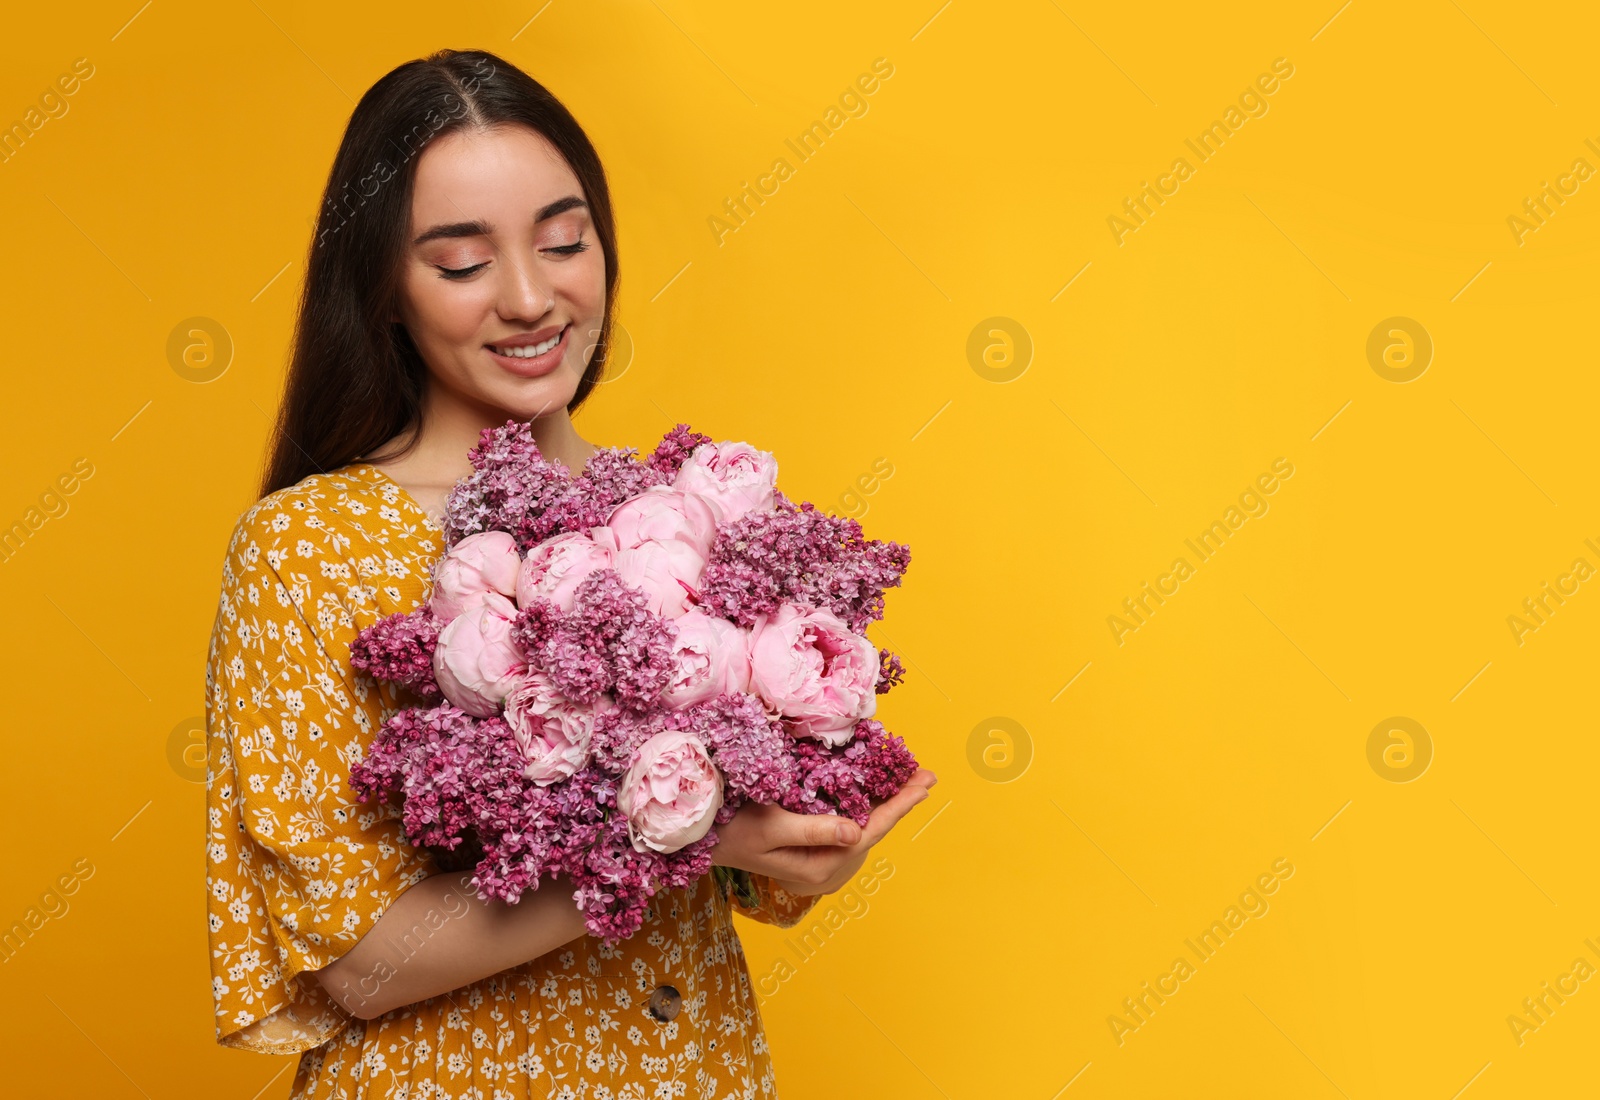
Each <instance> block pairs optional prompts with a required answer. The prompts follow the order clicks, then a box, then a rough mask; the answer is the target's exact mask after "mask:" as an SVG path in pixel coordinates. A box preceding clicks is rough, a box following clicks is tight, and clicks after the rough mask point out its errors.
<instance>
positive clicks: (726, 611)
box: [700, 500, 911, 633]
mask: <svg viewBox="0 0 1600 1100" xmlns="http://www.w3.org/2000/svg"><path fill="white" fill-rule="evenodd" d="M910 564H911V549H910V548H909V547H907V546H903V545H901V544H900V543H898V542H880V541H878V540H875V539H868V538H865V537H863V536H862V533H861V524H859V523H857V522H856V521H855V520H853V519H850V518H848V517H846V516H833V515H829V514H828V513H826V512H823V511H819V510H818V509H817V507H816V505H814V504H811V503H809V502H805V503H802V504H800V505H798V506H796V505H794V504H791V503H789V502H788V501H787V500H780V501H779V506H778V508H777V510H776V511H771V512H750V513H748V514H746V515H744V516H741V517H740V518H739V519H736V520H734V521H733V522H732V523H728V524H725V525H722V526H719V527H718V529H717V541H716V542H715V543H714V544H713V545H712V547H711V556H710V558H709V559H707V561H706V568H705V572H704V573H703V574H702V575H701V587H700V605H701V607H703V608H704V609H705V610H707V611H714V612H715V613H716V614H718V615H721V616H722V617H723V618H726V619H732V620H733V621H734V622H736V623H738V624H739V625H740V626H750V625H752V624H753V623H754V622H755V621H756V618H757V617H758V616H760V615H762V614H766V613H770V612H773V611H776V610H777V609H778V606H779V605H780V604H783V603H795V604H802V605H805V606H809V607H817V608H826V609H827V610H829V611H832V612H833V613H834V614H835V615H837V616H839V618H840V619H842V620H843V621H844V622H845V623H846V624H847V625H849V627H850V629H851V630H854V631H856V632H857V633H860V632H861V631H864V630H866V628H867V624H868V623H870V622H872V621H873V620H874V619H881V618H883V590H884V589H886V588H894V587H896V586H897V585H899V583H900V578H901V576H902V575H903V574H904V573H905V571H906V567H907V566H908V565H910Z"/></svg>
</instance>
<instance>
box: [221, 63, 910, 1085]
mask: <svg viewBox="0 0 1600 1100" xmlns="http://www.w3.org/2000/svg"><path fill="white" fill-rule="evenodd" d="M617 273H618V264H617V249H616V232H615V226H614V222H613V218H612V210H611V200H610V196H609V193H608V191H607V187H606V179H605V174H604V172H603V170H602V168H601V165H600V161H599V158H598V157H597V155H596V153H595V150H594V148H593V146H592V145H591V144H590V142H589V140H588V138H587V137H586V136H585V135H584V133H583V131H582V130H581V129H580V128H579V126H578V124H577V122H576V121H574V119H573V118H572V116H571V115H570V114H569V113H568V112H567V110H566V109H565V108H564V107H563V106H562V105H561V104H560V103H559V102H558V101H557V100H556V99H555V98H554V97H553V96H552V95H551V94H550V93H549V92H548V91H546V90H545V89H544V88H543V87H541V86H540V85H539V84H538V83H536V82H535V81H533V80H532V79H531V78H529V77H528V76H527V75H526V74H524V73H522V72H520V71H519V70H517V69H516V68H514V67H513V66H511V65H509V64H508V63H506V62H505V61H503V60H501V59H500V58H498V57H495V56H494V55H492V54H487V53H482V52H479V51H466V52H455V51H444V52H441V53H438V54H435V55H434V56H432V57H429V58H427V59H425V60H419V61H413V62H410V63H408V64H405V65H402V66H400V67H399V68H397V69H395V70H394V71H393V72H391V73H389V74H388V75H387V76H385V77H384V78H383V79H382V80H380V81H378V83H377V84H375V85H374V86H373V87H372V89H371V90H370V91H369V92H367V94H366V95H365V96H363V97H362V99H361V102H360V103H359V104H358V105H357V107H356V109H355V112H354V114H353V115H352V117H351V119H350V123H349V126H348V128H347V129H346V131H345V134H344V139H343V141H342V142H341V144H340V147H339V151H338V155H337V156H336V158H335V160H334V165H333V170H332V173H331V174H330V176H329V179H328V185H327V190H326V193H325V196H324V202H323V206H322V210H321V215H320V221H319V224H318V226H317V231H316V237H315V240H314V241H313V243H312V246H311V250H310V258H309V262H308V267H307V274H306V281H305V289H304V295H303V298H302V300H301V304H300V316H299V321H298V325H297V331H296V335H295V347H294V355H293V362H292V365H291V367H290V371H289V379H288V387H287V393H286V395H285V397H284V400H283V405H282V409H281V412H280V416H279V420H278V425H277V432H276V435H275V439H274V441H273V448H272V454H271V458H270V461H269V463H268V467H267V473H266V477H265V482H264V484H263V486H262V494H263V495H262V498H261V499H260V501H259V502H258V503H257V504H256V505H255V506H254V507H252V508H250V509H249V510H248V511H247V512H246V513H245V514H244V515H243V516H242V518H241V519H240V520H239V522H238V525H237V527H236V528H235V530H234V533H233V537H232V541H231V543H230V545H229V547H228V551H227V557H226V561H225V564H224V568H223V585H222V598H221V603H220V606H219V609H218V615H217V620H216V624H215V628H214V630H213V633H212V640H211V650H210V655H209V659H208V662H207V668H206V685H207V704H206V706H207V727H208V753H209V759H208V767H207V774H206V792H207V802H208V808H207V812H208V847H207V883H206V885H207V891H208V907H209V918H210V924H209V927H210V944H211V959H212V961H211V967H212V983H211V984H212V994H213V997H214V999H215V1004H216V1027H217V1039H218V1041H219V1042H221V1043H222V1044H223V1045H225V1046H232V1047H240V1048H244V1049H247V1050H255V1051H264V1052H269V1053H277V1054H295V1053H299V1054H301V1055H302V1056H301V1059H300V1063H299V1071H298V1073H297V1074H296V1075H295V1078H294V1085H293V1089H292V1096H293V1097H296V1098H310V1097H344V1098H350V1100H354V1098H356V1097H465V1096H471V1097H481V1098H482V1100H494V1098H500V1097H531V1096H539V1097H546V1096H551V1097H555V1096H560V1097H574V1098H577V1097H582V1098H591V1097H592V1098H595V1100H612V1098H623V1097H627V1098H643V1097H646V1096H650V1097H655V1096H695V1097H716V1098H718V1100H721V1098H722V1097H725V1096H744V1097H754V1096H758V1095H759V1096H762V1097H770V1096H773V1095H775V1092H776V1088H775V1085H774V1082H773V1073H772V1063H771V1060H770V1056H769V1054H768V1050H767V1044H766V1039H765V1036H764V1034H763V1032H762V1025H761V1018H760V1014H759V1011H758V1009H757V1005H756V1000H755V997H754V994H753V992H752V989H751V984H750V978H749V972H748V970H747V968H746V965H745V961H744V956H743V952H742V950H741V948H740V945H739V939H738V936H737V934H736V933H735V931H734V929H733V925H732V913H733V912H734V911H735V910H738V911H740V912H743V913H744V914H745V915H746V916H747V917H751V918H753V919H755V920H759V921H763V922H766V923H769V924H775V925H777V926H779V927H788V926H790V925H792V924H794V923H796V922H797V921H799V920H800V919H801V918H802V917H803V916H804V915H805V914H806V913H807V912H808V911H809V910H810V909H811V908H812V907H813V906H814V905H815V904H816V903H817V900H818V899H819V898H820V897H822V896H823V895H826V894H829V893H832V892H833V891H835V890H837V889H839V888H840V887H842V886H844V885H845V884H846V883H848V882H850V880H851V879H852V878H853V877H855V876H856V875H857V874H858V873H859V871H860V869H861V867H862V864H863V862H864V860H865V859H866V856H867V854H868V851H869V850H870V849H871V847H872V846H873V845H874V844H875V843H877V842H878V841H879V840H881V839H882V838H883V836H884V834H885V833H886V832H888V830H889V829H890V828H892V827H893V826H894V825H895V823H896V822H898V821H899V820H900V819H901V818H902V817H903V816H904V814H905V813H906V812H907V811H909V810H910V808H911V807H912V806H913V805H915V804H916V803H917V802H919V801H921V800H922V799H923V798H926V797H927V789H928V787H929V786H931V785H932V784H933V782H934V781H935V780H934V777H933V775H932V774H931V773H930V772H927V771H921V772H918V773H917V775H916V776H915V777H914V778H913V780H912V781H911V783H910V784H909V785H907V787H906V788H905V789H904V790H903V791H901V792H900V793H899V794H898V795H896V796H895V797H894V798H892V799H890V800H888V801H886V802H884V803H882V804H881V805H880V806H878V807H877V808H876V810H875V811H874V812H873V814H872V818H871V821H870V822H869V823H868V825H867V826H866V827H865V828H864V829H863V828H860V827H858V826H857V825H856V824H855V823H854V822H852V821H850V820H849V819H847V818H842V817H834V816H828V815H818V816H803V815H796V814H791V813H788V812H786V811H783V810H780V809H778V808H776V807H772V806H762V805H757V804H754V803H752V804H748V805H746V806H745V807H744V808H743V809H741V810H740V811H739V813H738V815H737V816H736V817H735V818H734V819H733V820H732V821H731V822H729V823H728V824H727V825H726V826H722V827H720V828H719V829H718V833H719V836H720V842H719V843H718V845H717V847H716V849H715V851H716V861H717V862H718V863H719V864H721V865H724V866H727V867H732V868H740V869H743V870H745V871H748V872H750V874H751V880H752V882H753V884H754V895H753V896H754V898H755V902H754V904H751V903H750V898H749V897H745V898H743V899H741V898H740V897H739V896H738V895H737V894H734V893H732V892H731V891H725V890H723V889H721V888H719V887H718V886H717V885H716V882H717V880H716V877H715V876H712V875H707V876H706V877H705V878H703V879H702V880H700V882H698V883H697V884H696V885H695V886H694V887H693V888H692V889H688V890H678V891H665V892H663V893H661V894H658V895H657V896H656V898H655V899H653V901H652V908H651V913H650V915H649V917H648V918H647V920H646V923H645V925H644V927H643V928H642V929H640V931H639V932H638V934H636V935H635V936H633V937H632V938H631V939H629V940H625V941H623V942H622V943H620V944H618V945H617V946H615V947H614V948H610V949H608V948H606V947H605V946H604V945H603V944H602V943H601V942H600V941H599V940H595V939H592V938H590V937H588V936H586V935H585V934H584V924H583V917H582V915H581V914H580V913H579V912H578V909H577V907H576V905H575V903H574V902H573V900H572V897H571V892H572V888H571V884H570V883H566V882H563V881H560V880H557V881H555V882H550V883H546V884H545V885H544V886H542V887H541V888H540V889H539V890H537V891H536V892H531V893H529V894H527V895H525V896H524V898H523V899H522V901H521V902H520V903H519V904H517V905H514V906H509V905H505V904H504V903H502V902H484V901H481V900H479V898H478V897H477V895H476V893H475V892H474V890H473V888H472V885H471V877H472V876H471V873H470V871H468V870H465V869H464V867H463V866H462V865H460V861H457V860H453V859H451V858H449V857H447V856H446V855H445V854H444V853H440V852H435V851H432V850H427V849H417V848H413V847H412V846H411V845H410V844H409V843H408V842H407V840H406V838H405V834H404V830H403V828H402V824H401V821H400V818H399V815H398V811H396V810H395V809H394V808H393V807H389V806H377V805H372V804H365V803H361V802H359V801H358V800H357V799H356V798H355V797H354V795H353V794H352V792H351V790H350V786H349V781H348V775H349V770H350V766H351V764H353V763H354V762H355V761H356V760H358V759H360V758H361V756H362V754H363V750H364V747H365V745H366V744H367V743H368V742H369V741H370V739H371V738H372V736H373V735H374V734H375V733H376V731H377V729H378V727H379V726H380V725H381V724H382V721H383V719H384V717H385V716H386V715H387V714H388V713H390V712H391V711H392V710H393V709H394V708H395V707H397V706H401V705H404V704H405V700H403V699H398V698H396V696H395V695H394V693H393V688H392V687H391V686H390V685H387V684H378V683H375V682H374V681H373V680H371V679H370V678H367V677H365V676H360V675H357V674H356V673H355V672H354V671H353V670H352V668H351V665H350V643H351V642H352V641H353V640H354V638H355V636H356V634H357V632H358V631H360V630H361V629H362V628H364V627H366V626H369V625H371V624H372V623H374V622H376V621H377V620H379V619H381V618H384V617H386V616H388V615H391V614H394V613H396V612H405V611H411V610H413V609H415V608H416V607H417V606H419V605H420V604H421V602H422V600H423V598H424V596H425V594H426V588H427V582H428V580H429V578H430V576H431V570H432V567H433V564H434V562H435V560H436V559H437V557H438V555H439V554H440V553H441V552H442V550H443V538H442V535H441V532H440V527H439V520H440V517H441V514H442V511H443V505H444V497H445V494H446V492H447V490H448V489H449V488H450V486H451V485H452V484H453V483H454V482H455V481H456V480H457V479H458V478H459V477H461V476H462V475H464V474H465V473H467V472H468V470H469V469H470V466H469V464H468V461H467V452H468V450H469V449H470V448H471V447H472V446H473V444H475V443H476V442H477V438H478V434H479V432H480V431H481V430H482V429H483V428H486V427H492V426H497V425H500V424H503V423H505V421H507V420H508V419H517V420H524V421H530V422H531V424H532V430H533V434H534V437H535V439H536V440H537V442H538V444H539V447H540V449H541V450H542V451H543V453H544V454H545V455H547V456H549V457H553V458H555V459H557V460H559V461H560V462H561V463H563V464H564V465H566V466H567V467H568V468H569V469H571V470H573V471H577V470H579V469H581V468H582V465H583V463H584V462H585V460H586V459H587V458H588V457H589V455H591V454H592V453H594V451H595V450H596V447H595V446H594V444H592V443H590V442H588V441H587V440H585V439H583V438H582V437H581V436H579V434H578V432H577V430H576V428H575V427H574V426H573V423H572V419H571V413H572V411H573V410H574V409H576V408H577V407H578V405H579V404H581V403H582V402H583V400H584V399H585V398H586V397H587V396H588V395H589V394H590V392H591V391H592V390H593V388H594V385H595V383H596V381H597V379H598V378H599V377H600V374H601V371H602V369H603V367H604V364H605V358H606V352H607V349H608V347H609V343H610V335H611V331H612V311H613V308H614V304H615V300H616V288H617V277H618V274H617Z"/></svg>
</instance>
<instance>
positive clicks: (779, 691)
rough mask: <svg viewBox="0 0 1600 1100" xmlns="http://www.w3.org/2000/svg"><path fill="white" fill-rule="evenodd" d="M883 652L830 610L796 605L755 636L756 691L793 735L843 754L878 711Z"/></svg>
mask: <svg viewBox="0 0 1600 1100" xmlns="http://www.w3.org/2000/svg"><path fill="white" fill-rule="evenodd" d="M878 671H879V661H878V648H877V647H876V646H874V645H873V644H872V643H871V642H869V641H867V639H865V638H863V637H862V636H861V635H859V634H855V633H852V632H851V630H850V628H849V627H847V626H846V625H845V624H844V623H843V622H841V621H840V619H839V617H838V616H837V615H835V614H834V613H833V612H831V611H826V610H821V609H818V610H815V611H808V610H806V609H805V608H802V607H797V606H796V605H794V604H792V603H785V604H783V605H782V606H780V607H779V608H778V610H777V612H776V613H775V614H768V613H763V614H762V615H761V616H760V617H759V618H757V620H756V623H755V626H754V627H752V628H751V631H750V687H751V690H753V691H754V692H755V693H756V694H757V695H759V696H761V698H762V700H763V701H764V702H765V703H766V704H767V705H768V706H769V707H771V708H772V709H773V710H774V711H776V712H777V713H778V714H779V715H780V716H781V717H783V718H784V719H786V720H787V721H788V723H789V728H790V731H791V732H792V733H794V734H796V735H798V736H801V737H814V738H816V739H817V740H818V741H821V742H823V743H824V744H826V745H829V746H833V747H837V746H839V745H843V744H844V743H845V742H846V741H849V740H850V738H851V736H852V735H853V731H854V729H855V724H856V722H857V721H858V720H860V719H862V718H870V717H871V716H872V714H873V712H874V711H875V710H876V709H877V705H878V694H877V691H876V690H875V689H876V687H877V683H878Z"/></svg>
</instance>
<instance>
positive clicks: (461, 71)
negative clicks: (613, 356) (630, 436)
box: [261, 50, 618, 496]
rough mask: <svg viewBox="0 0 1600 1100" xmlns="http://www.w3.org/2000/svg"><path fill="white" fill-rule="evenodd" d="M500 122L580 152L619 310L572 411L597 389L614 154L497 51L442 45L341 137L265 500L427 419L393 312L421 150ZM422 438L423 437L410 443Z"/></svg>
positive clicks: (398, 77)
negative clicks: (605, 154) (598, 148)
mask: <svg viewBox="0 0 1600 1100" xmlns="http://www.w3.org/2000/svg"><path fill="white" fill-rule="evenodd" d="M500 125H520V126H526V127H528V128H529V129H531V130H534V131H535V132H537V133H539V134H542V135H544V137H545V138H547V139H548V140H549V141H550V143H551V144H552V145H554V146H555V147H556V149H557V150H558V151H559V152H560V153H561V155H562V156H563V157H565V158H566V161H567V164H568V165H570V166H571V168H572V171H573V174H574V175H576V176H577V177H578V182H579V183H580V184H581V185H582V187H583V193H584V196H583V197H584V198H585V199H586V200H587V201H588V204H589V212H590V215H591V217H592V218H593V221H594V229H595V234H596V236H597V237H598V238H599V240H600V246H601V248H602V249H603V250H604V252H605V261H606V306H605V315H604V318H603V320H602V322H601V327H600V332H599V335H598V339H597V340H596V345H595V349H594V354H593V356H592V357H591V359H590V361H589V365H588V368H587V369H586V370H585V371H584V372H583V377H582V378H581V379H580V380H579V382H578V389H577V392H576V393H575V394H574V395H573V398H572V401H571V402H570V403H569V404H568V405H567V409H568V411H569V412H571V411H576V409H577V408H578V406H579V405H581V404H582V403H583V402H584V400H585V399H586V398H587V397H588V396H589V394H590V392H591V391H592V390H593V389H594V386H595V383H596V382H598V381H599V378H600V374H601V372H602V371H603V370H604V368H605V360H606V354H607V352H608V351H609V349H610V344H611V325H612V310H613V307H614V304H615V302H616V297H617V295H616V291H617V274H618V271H617V234H616V224H615V221H614V220H613V216H612V210H611V193H610V190H609V189H608V188H607V186H606V174H605V170H604V168H602V167H601V164H600V156H599V154H598V153H596V152H595V149H594V146H593V145H592V144H591V143H590V141H589V138H588V135H586V134H585V133H584V132H583V128H582V127H581V126H579V125H578V121H577V119H575V118H573V117H572V113H571V112H570V111H568V110H567V109H566V107H564V106H562V104H561V101H560V100H558V99H556V97H555V96H553V95H551V94H550V92H549V91H548V90H547V89H546V88H545V87H544V86H543V85H541V84H540V83H539V82H538V81H536V80H534V79H533V78H532V77H530V76H528V74H526V73H524V72H523V71H522V70H520V69H518V68H517V67H516V66H514V65H512V64H510V63H509V62H506V61H504V60H502V59H501V58H499V57H496V56H495V55H494V54H492V53H487V52H485V51H483V50H440V51H439V52H437V53H435V54H433V55H431V56H429V57H426V58H422V59H420V60H417V61H408V62H406V63H405V64H404V65H401V66H400V67H398V68H396V69H394V70H393V71H391V72H390V73H388V74H387V75H386V76H384V77H383V79H381V80H379V81H378V82H377V83H376V84H374V85H373V86H372V87H371V88H370V89H368V91H367V94H366V95H364V96H362V97H361V102H360V103H358V104H356V109H355V111H354V112H353V113H352V114H351V116H350V122H349V124H348V125H347V126H346V127H345V131H344V138H343V139H342V140H341V141H340V142H339V152H338V154H337V155H336V156H335V157H334V160H333V169H332V171H330V172H329V173H328V185H327V188H326V189H325V190H324V191H323V195H322V206H321V208H320V211H319V214H318V217H317V229H316V235H315V237H314V238H313V240H312V242H311V247H310V250H309V255H308V257H307V261H306V279H305V287H304V289H303V291H302V293H301V297H300V308H299V314H298V316H297V318H296V320H295V331H294V352H293V357H292V359H291V361H290V364H289V377H288V382H287V385H286V387H285V392H284V395H283V403H282V405H281V406H280V407H279V409H278V418H277V421H276V423H275V425H274V428H273V433H272V441H271V444H270V450H269V454H268V457H267V463H266V468H265V470H264V472H263V475H262V483H261V495H262V496H266V495H267V494H268V493H271V492H274V491H276V490H278V489H282V488H284V487H285V486H288V485H293V484H294V483H295V482H297V481H299V480H300V479H301V478H303V477H306V476H307V475H309V474H312V473H323V472H326V471H328V470H334V469H337V468H339V467H340V466H344V465H347V464H348V463H351V462H354V461H355V460H356V459H358V458H360V457H362V456H364V455H366V454H368V453H369V452H370V451H372V450H374V449H375V448H377V447H378V446H380V445H381V444H383V443H384V442H386V441H388V440H390V439H392V438H394V437H395V436H396V435H398V434H399V433H401V432H403V431H405V430H406V429H408V428H410V427H412V425H414V424H415V425H419V426H420V423H421V415H422V397H423V394H424V392H425V387H426V385H427V380H428V372H427V365H426V364H425V363H424V362H423V359H422V356H421V355H420V354H419V353H418V351H417V349H416V345H415V344H413V343H412V341H411V337H410V335H409V334H408V333H407V332H406V330H405V328H404V327H403V326H402V325H400V324H398V323H394V322H391V321H389V320H388V318H389V317H390V316H391V314H392V312H393V311H394V309H395V307H396V306H397V305H398V300H399V299H398V296H399V290H400V269H401V262H402V260H403V258H404V256H405V251H406V247H407V238H408V237H409V236H410V233H409V229H410V223H411V195H412V188H413V187H414V186H415V182H416V172H417V160H418V159H419V157H418V154H419V153H420V152H421V151H422V149H423V148H424V147H425V146H426V144H427V143H428V142H429V141H432V140H434V139H435V138H438V137H441V136H443V135H445V134H448V133H451V132H452V131H454V130H459V129H462V128H464V127H467V126H475V127H485V126H500ZM418 434H420V433H418ZM416 440H417V435H416V434H414V435H413V436H412V438H411V439H410V440H409V441H408V442H407V446H406V450H409V449H410V448H411V446H414V445H415V443H416ZM401 453H404V452H401Z"/></svg>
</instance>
